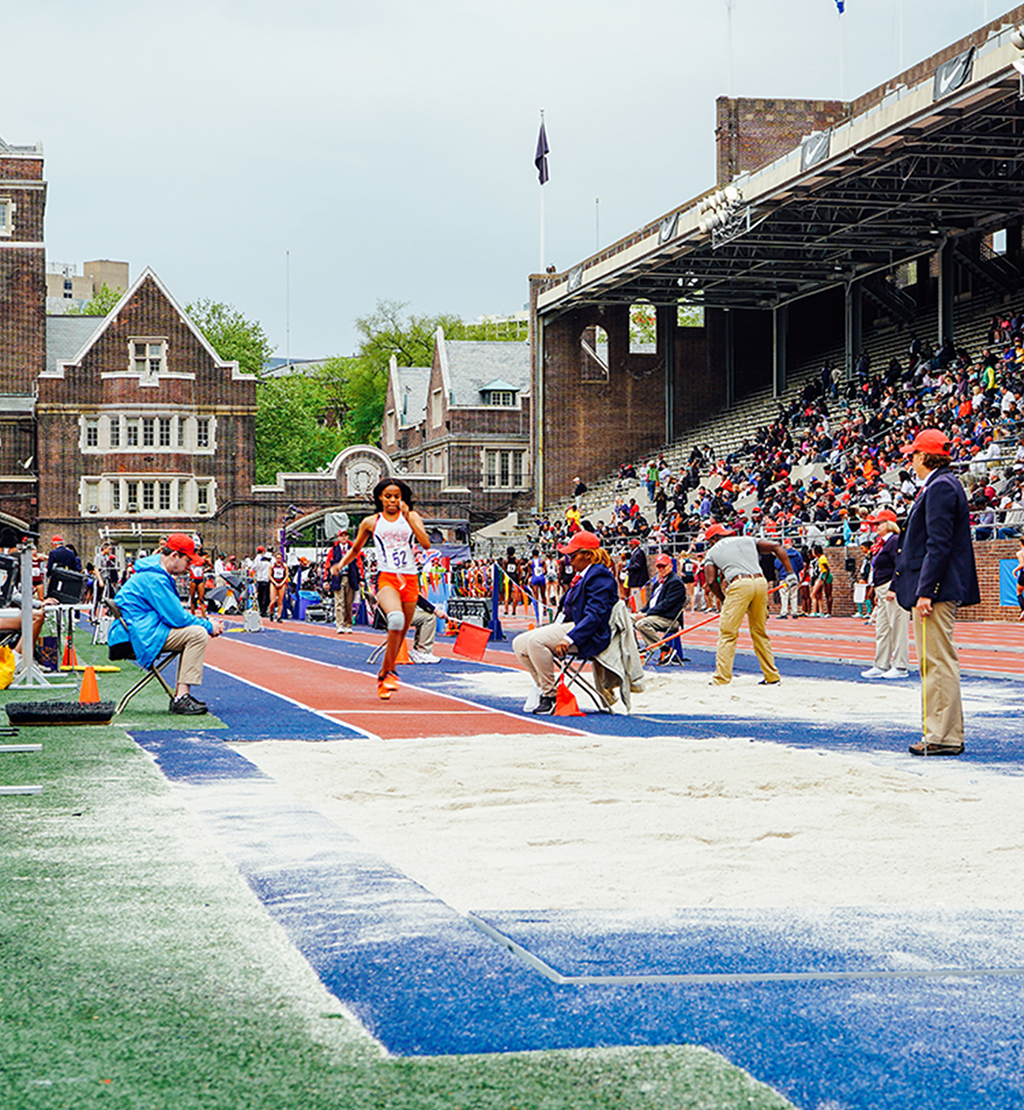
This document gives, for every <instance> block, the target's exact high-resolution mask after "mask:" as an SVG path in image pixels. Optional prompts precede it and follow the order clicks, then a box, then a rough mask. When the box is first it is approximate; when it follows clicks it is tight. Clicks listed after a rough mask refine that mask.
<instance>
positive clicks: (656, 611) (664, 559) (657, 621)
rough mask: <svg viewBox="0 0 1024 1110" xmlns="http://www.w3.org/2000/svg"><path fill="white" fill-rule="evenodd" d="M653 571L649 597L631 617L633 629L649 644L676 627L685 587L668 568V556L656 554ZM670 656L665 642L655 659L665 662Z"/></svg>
mask: <svg viewBox="0 0 1024 1110" xmlns="http://www.w3.org/2000/svg"><path fill="white" fill-rule="evenodd" d="M654 570H655V573H656V574H657V576H658V578H657V581H656V582H655V583H654V585H653V586H652V587H651V596H650V597H649V598H648V599H647V604H646V605H645V606H644V608H643V611H642V612H640V613H637V614H636V616H635V617H634V618H633V619H634V621H635V625H636V630H637V632H639V633H640V635H641V636H643V638H644V640H645V641H646V642H647V643H648V644H649V645H650V644H657V643H659V642H660V641H661V640H664V639H665V637H666V636H671V635H672V633H673V632H677V631H678V630H679V626H680V624H681V623H682V617H681V610H682V608H683V605H684V604H685V602H686V587H685V586H684V585H683V580H682V579H681V578H680V577H679V575H678V574H676V573H675V572H674V571H673V570H672V559H671V556H669V555H659V556H658V557H657V559H655V560H654ZM671 657H672V649H671V647H669V646H668V645H666V646H665V647H663V648H662V649H661V656H660V657H659V659H658V662H659V663H667V662H668V661H669V659H671Z"/></svg>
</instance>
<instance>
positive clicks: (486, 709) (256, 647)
mask: <svg viewBox="0 0 1024 1110" xmlns="http://www.w3.org/2000/svg"><path fill="white" fill-rule="evenodd" d="M228 642H229V643H230V644H231V645H232V646H233V647H245V648H250V649H251V650H253V651H265V652H268V653H269V654H271V655H283V656H285V658H286V659H292V660H297V661H298V662H300V663H315V664H316V665H317V666H318V667H327V668H328V669H330V670H331V671H345V672H346V673H348V674H357V675H361V676H362V677H363V678H371V677H372V676H371V675H369V674H367V672H366V671H358V670H356V669H355V667H345V666H343V665H342V664H340V663H324V662H322V661H321V660H319V659H307V658H306V657H305V656H304V655H293V654H292V653H291V652H290V651H281V650H280V649H279V648H272V647H263V646H262V645H260V644H252V643H248V642H246V641H244V640H230V641H228ZM206 665H207V666H210V664H209V663H208V664H206ZM218 669H219V668H216V667H214V670H218ZM502 669H503V670H514V668H512V667H504V668H502ZM220 673H221V674H227V675H231V672H230V671H225V670H223V669H220ZM231 677H232V678H234V677H237V676H235V675H231ZM239 681H241V682H246V681H248V680H247V679H240V680H239ZM249 685H250V686H255V687H256V689H257V690H266V687H264V686H260V685H259V684H258V683H256V682H249ZM413 688H414V689H416V690H419V691H420V692H421V693H424V694H433V696H434V697H436V698H446V699H447V700H448V701H454V702H458V703H459V704H460V705H469V706H472V707H473V708H474V709H476V710H477V711H478V712H480V713H488V714H490V713H497V714H499V715H500V716H502V717H508V718H509V719H510V720H513V721H519V722H522V721H523V720H524V718H523V717H522V716H521V715H520V714H518V713H510V712H509V711H508V710H507V709H494V708H492V707H491V706H489V705H479V704H478V703H476V702H472V701H470V700H469V698H460V697H458V695H456V694H438V693H435V692H434V691H433V690H431V689H429V687H425V686H416V687H410V689H413ZM266 692H267V693H268V694H274V693H277V691H275V690H266ZM278 696H279V697H284V695H283V694H279V695H278ZM285 701H290V702H291V703H292V704H293V705H297V706H299V707H300V708H301V709H308V710H309V712H310V713H320V714H322V713H323V710H318V709H310V707H309V706H308V705H304V704H303V703H302V702H298V701H295V700H294V699H292V698H285ZM530 720H535V718H534V717H532V716H531V718H530ZM544 720H545V723H546V724H547V726H548V727H549V728H551V729H559V730H560V731H562V732H568V733H570V734H571V735H572V736H587V735H588V733H586V732H583V731H582V730H581V729H578V728H569V727H568V726H567V725H556V724H554V723H551V718H550V717H545V718H544ZM332 723H337V722H334V721H332ZM352 727H353V728H355V727H356V726H355V725H353V726H352ZM366 735H367V736H370V738H371V739H373V740H379V739H380V737H379V736H371V734H370V733H367V734H366Z"/></svg>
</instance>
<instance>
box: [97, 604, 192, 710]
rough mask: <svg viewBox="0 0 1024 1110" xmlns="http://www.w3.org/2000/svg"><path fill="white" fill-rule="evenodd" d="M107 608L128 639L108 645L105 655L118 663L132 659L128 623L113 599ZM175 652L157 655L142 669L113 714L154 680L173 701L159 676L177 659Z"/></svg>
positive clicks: (171, 693) (165, 683)
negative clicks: (138, 677)
mask: <svg viewBox="0 0 1024 1110" xmlns="http://www.w3.org/2000/svg"><path fill="white" fill-rule="evenodd" d="M106 604H107V608H108V609H109V610H110V613H111V616H112V617H113V618H114V620H116V621H117V622H118V623H119V624H121V625H122V627H123V628H124V630H125V632H127V633H128V634H129V639H128V640H127V641H126V642H125V643H123V644H110V645H109V647H108V648H107V655H108V656H109V657H110V661H111V662H112V663H113V662H118V661H119V660H122V659H134V658H135V650H134V648H133V647H132V641H131V638H130V637H131V629H130V628H129V627H128V622H127V621H126V620H125V619H124V616H123V615H122V613H121V610H120V609H119V608H118V607H117V602H116V601H114V599H113V598H108V599H107V603H106ZM177 654H178V653H177V652H176V651H165V652H164V653H163V654H161V655H158V656H157V658H156V659H155V660H154V661H153V662H152V663H151V664H150V666H148V667H143V668H142V677H141V678H140V679H139V680H138V682H136V683H135V685H134V686H133V687H132V688H131V689H130V690H129V691H128V692H127V693H126V694H125V695H124V697H123V698H121V700H120V701H119V702H118V703H117V708H116V709H115V710H114V712H115V713H118V714H119V713H123V712H124V709H125V706H126V705H127V704H128V703H129V702H130V701H131V700H132V698H134V697H135V695H136V694H137V693H138V692H139V691H140V690H142V689H143V688H144V687H146V686H148V685H149V684H150V683H151V682H152V681H153V679H154V678H155V679H156V680H157V682H159V683H160V685H161V686H162V687H163V688H164V689H165V690H166V691H167V696H168V697H169V698H170V699H171V701H174V691H173V690H172V689H171V688H170V686H168V685H167V680H166V679H165V678H164V676H163V675H162V674H161V671H163V669H164V668H165V667H166V666H167V664H168V663H170V662H171V661H172V660H173V659H175V658H176V657H177Z"/></svg>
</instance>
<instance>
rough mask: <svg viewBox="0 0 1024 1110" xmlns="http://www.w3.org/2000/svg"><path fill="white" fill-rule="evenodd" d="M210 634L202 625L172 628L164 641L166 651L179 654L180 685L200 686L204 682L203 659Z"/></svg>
mask: <svg viewBox="0 0 1024 1110" xmlns="http://www.w3.org/2000/svg"><path fill="white" fill-rule="evenodd" d="M209 638H210V636H209V633H207V631H206V629H205V628H203V626H202V625H201V624H189V625H186V626H185V627H184V628H172V629H171V630H170V632H168V633H167V639H166V640H164V646H163V650H164V651H171V652H176V653H179V659H178V685H179V686H181V685H185V686H198V685H199V684H200V683H201V682H202V681H203V659H204V658H205V656H206V641H207V640H208V639H209Z"/></svg>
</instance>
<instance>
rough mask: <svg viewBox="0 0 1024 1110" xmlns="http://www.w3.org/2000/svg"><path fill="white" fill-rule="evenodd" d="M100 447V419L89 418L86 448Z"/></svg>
mask: <svg viewBox="0 0 1024 1110" xmlns="http://www.w3.org/2000/svg"><path fill="white" fill-rule="evenodd" d="M99 445H100V421H99V417H96V416H87V417H86V418H85V446H86V447H99Z"/></svg>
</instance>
